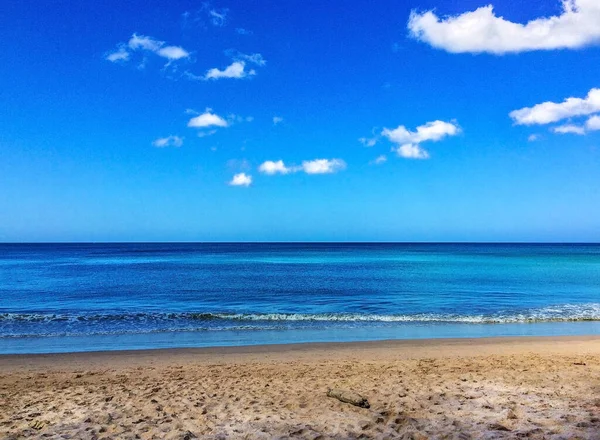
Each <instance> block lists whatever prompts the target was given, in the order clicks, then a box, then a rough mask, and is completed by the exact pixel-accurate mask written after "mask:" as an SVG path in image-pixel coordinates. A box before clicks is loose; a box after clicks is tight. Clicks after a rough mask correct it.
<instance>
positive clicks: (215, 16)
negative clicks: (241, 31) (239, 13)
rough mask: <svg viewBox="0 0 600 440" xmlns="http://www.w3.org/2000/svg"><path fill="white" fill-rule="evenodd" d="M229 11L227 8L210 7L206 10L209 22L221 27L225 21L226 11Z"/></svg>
mask: <svg viewBox="0 0 600 440" xmlns="http://www.w3.org/2000/svg"><path fill="white" fill-rule="evenodd" d="M228 12H229V9H221V10H218V9H210V10H209V11H208V16H209V17H210V22H211V23H212V24H213V26H218V27H222V26H225V23H226V22H227V13H228Z"/></svg>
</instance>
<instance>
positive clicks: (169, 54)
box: [156, 46, 190, 60]
mask: <svg viewBox="0 0 600 440" xmlns="http://www.w3.org/2000/svg"><path fill="white" fill-rule="evenodd" d="M156 53H157V54H158V55H160V56H161V57H163V58H168V59H169V60H180V59H181V58H187V57H189V56H190V54H189V52H188V51H186V50H185V49H183V48H182V47H179V46H166V47H163V48H161V49H159V50H158V52H156Z"/></svg>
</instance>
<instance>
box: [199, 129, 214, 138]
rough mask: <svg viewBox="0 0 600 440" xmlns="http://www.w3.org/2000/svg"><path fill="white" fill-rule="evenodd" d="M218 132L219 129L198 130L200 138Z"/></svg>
mask: <svg viewBox="0 0 600 440" xmlns="http://www.w3.org/2000/svg"><path fill="white" fill-rule="evenodd" d="M216 132H217V130H208V131H199V132H198V137H199V138H203V137H208V136H212V135H213V134H215V133H216Z"/></svg>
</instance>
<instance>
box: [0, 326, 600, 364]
mask: <svg viewBox="0 0 600 440" xmlns="http://www.w3.org/2000/svg"><path fill="white" fill-rule="evenodd" d="M575 346H578V347H579V348H580V349H583V350H584V351H585V352H586V353H587V352H590V351H592V352H595V351H597V352H598V353H597V354H600V335H593V334H591V335H582V336H510V337H504V336H499V337H480V338H431V339H389V340H374V341H355V342H302V343H289V344H261V345H239V346H216V347H183V348H155V349H139V350H101V351H84V352H61V353H31V354H29V353H24V354H0V370H2V371H10V369H11V368H23V367H24V366H28V367H35V368H43V367H46V368H52V367H56V366H61V368H64V367H65V366H69V365H73V363H77V364H79V365H85V364H86V363H89V366H90V367H91V366H102V365H110V366H112V367H114V366H116V365H122V366H123V367H132V366H138V365H143V364H144V363H145V362H149V361H152V362H154V363H156V362H157V361H158V362H162V363H167V364H168V363H170V362H173V363H177V362H182V361H190V360H194V361H197V362H212V361H213V360H217V359H218V360H219V361H221V362H252V361H256V360H257V356H260V360H269V361H278V360H279V361H289V360H294V358H297V359H303V360H310V359H317V358H319V359H321V358H323V357H331V358H337V359H342V358H346V357H348V356H356V355H358V354H361V355H364V354H365V353H366V352H368V353H369V354H371V355H375V356H376V357H378V358H389V357H393V356H394V355H395V354H397V351H398V350H400V351H401V352H402V354H403V355H404V356H405V358H406V359H415V358H419V357H433V358H443V357H461V356H467V357H470V356H476V355H486V354H495V353H498V352H502V353H503V354H522V353H524V352H525V351H529V352H532V353H559V354H576V353H574V347H575ZM474 350H475V351H477V354H475V353H473V351H474Z"/></svg>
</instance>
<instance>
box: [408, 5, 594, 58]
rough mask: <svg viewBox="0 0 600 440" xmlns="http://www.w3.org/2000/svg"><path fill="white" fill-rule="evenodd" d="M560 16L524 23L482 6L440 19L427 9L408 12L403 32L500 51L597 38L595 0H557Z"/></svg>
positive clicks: (442, 43) (569, 45)
mask: <svg viewBox="0 0 600 440" xmlns="http://www.w3.org/2000/svg"><path fill="white" fill-rule="evenodd" d="M561 3H562V11H561V14H560V15H557V16H552V17H541V18H537V19H534V20H531V21H529V22H527V23H526V24H521V23H514V22H511V21H508V20H506V19H504V18H503V17H498V16H496V14H495V13H494V7H493V6H492V5H487V6H483V7H480V8H478V9H476V10H475V11H471V12H465V13H463V14H460V15H455V16H448V17H443V18H440V17H438V16H437V15H436V14H435V13H434V12H433V11H427V12H423V13H419V12H417V11H414V10H413V11H412V12H411V14H410V18H409V20H408V30H409V34H410V35H411V36H412V37H413V38H416V39H417V40H419V41H422V42H424V43H427V44H429V45H430V46H432V47H435V48H437V49H443V50H445V51H447V52H451V53H482V52H486V53H491V54H494V55H502V54H506V53H519V52H527V51H535V50H553V49H578V48H582V47H585V46H589V45H592V44H599V43H600V1H598V0H562V2H561Z"/></svg>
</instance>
